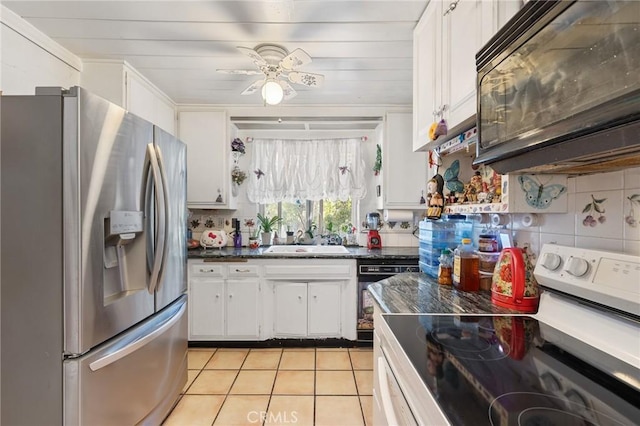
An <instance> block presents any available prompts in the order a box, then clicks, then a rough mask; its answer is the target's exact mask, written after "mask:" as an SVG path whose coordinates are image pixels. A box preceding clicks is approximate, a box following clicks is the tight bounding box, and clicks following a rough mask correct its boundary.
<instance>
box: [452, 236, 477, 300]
mask: <svg viewBox="0 0 640 426" xmlns="http://www.w3.org/2000/svg"><path fill="white" fill-rule="evenodd" d="M453 286H454V287H455V288H456V289H458V290H461V291H478V290H480V260H479V258H478V255H477V254H476V253H475V252H474V250H473V246H472V245H471V239H470V238H463V239H462V244H461V245H459V246H458V247H457V248H456V249H455V251H454V252H453Z"/></svg>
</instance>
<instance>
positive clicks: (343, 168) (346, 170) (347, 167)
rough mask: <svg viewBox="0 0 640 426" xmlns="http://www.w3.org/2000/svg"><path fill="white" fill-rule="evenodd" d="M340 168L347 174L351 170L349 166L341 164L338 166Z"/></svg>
mask: <svg viewBox="0 0 640 426" xmlns="http://www.w3.org/2000/svg"><path fill="white" fill-rule="evenodd" d="M338 168H339V169H340V174H343V175H344V174H346V173H347V172H348V171H349V166H340V167H338Z"/></svg>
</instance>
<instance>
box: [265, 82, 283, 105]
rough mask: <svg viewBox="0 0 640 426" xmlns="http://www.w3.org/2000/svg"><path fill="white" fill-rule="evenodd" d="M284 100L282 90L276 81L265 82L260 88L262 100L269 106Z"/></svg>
mask: <svg viewBox="0 0 640 426" xmlns="http://www.w3.org/2000/svg"><path fill="white" fill-rule="evenodd" d="M283 98H284V90H282V86H280V84H279V83H278V82H277V81H276V80H267V82H266V83H265V84H264V86H262V99H264V101H265V102H266V103H267V104H269V105H278V104H279V103H280V102H282V99H283Z"/></svg>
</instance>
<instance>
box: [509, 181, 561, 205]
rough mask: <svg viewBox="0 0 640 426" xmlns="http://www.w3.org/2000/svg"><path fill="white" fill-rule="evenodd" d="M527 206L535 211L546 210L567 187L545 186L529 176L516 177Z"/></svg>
mask: <svg viewBox="0 0 640 426" xmlns="http://www.w3.org/2000/svg"><path fill="white" fill-rule="evenodd" d="M518 182H520V188H522V190H523V191H524V193H525V194H524V199H525V200H526V202H527V204H529V205H530V206H531V207H533V208H536V209H546V208H548V207H549V206H550V205H551V202H552V201H553V200H555V199H556V198H558V197H560V196H561V195H562V194H564V193H565V192H567V187H566V186H564V185H560V184H558V183H555V184H552V185H546V184H542V183H540V181H539V180H538V179H536V178H534V177H533V176H530V175H520V176H518Z"/></svg>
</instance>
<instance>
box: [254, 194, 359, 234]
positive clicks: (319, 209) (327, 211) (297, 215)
mask: <svg viewBox="0 0 640 426" xmlns="http://www.w3.org/2000/svg"><path fill="white" fill-rule="evenodd" d="M355 204H356V205H357V202H356V203H355ZM260 207H261V210H263V211H264V214H266V215H269V216H273V215H278V216H280V217H281V218H282V223H281V225H280V229H278V235H285V231H292V232H293V233H294V235H295V234H296V233H297V232H298V231H303V232H305V231H307V230H309V229H313V231H314V232H313V233H314V235H318V234H320V235H327V234H333V233H335V234H339V235H344V234H346V233H347V232H349V231H351V230H352V228H353V224H354V223H355V217H356V211H355V209H354V207H356V206H354V203H353V202H352V201H351V199H348V200H346V201H340V200H336V201H331V200H320V201H296V202H294V203H290V202H280V203H270V204H265V205H261V206H260Z"/></svg>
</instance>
